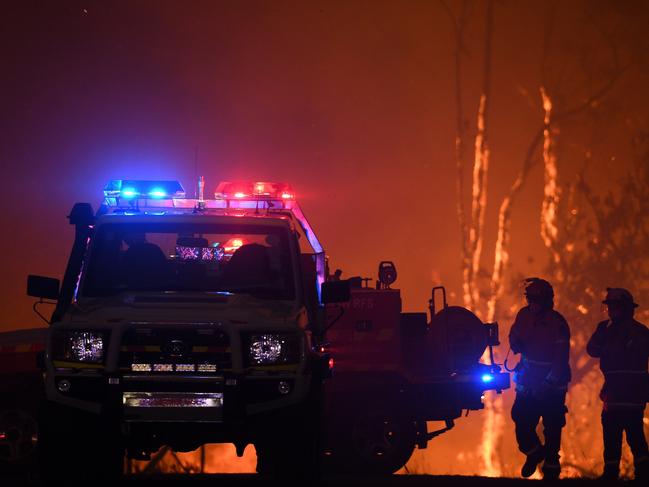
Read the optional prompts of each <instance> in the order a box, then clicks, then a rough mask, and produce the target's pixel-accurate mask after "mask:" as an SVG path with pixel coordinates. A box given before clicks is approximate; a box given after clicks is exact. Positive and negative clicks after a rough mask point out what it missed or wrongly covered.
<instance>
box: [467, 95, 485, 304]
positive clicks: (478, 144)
mask: <svg viewBox="0 0 649 487" xmlns="http://www.w3.org/2000/svg"><path fill="white" fill-rule="evenodd" d="M486 107H487V95H486V94H484V93H483V94H482V95H481V96H480V105H479V107H478V130H477V133H476V136H475V157H474V161H473V185H472V189H471V193H472V203H471V230H470V232H469V242H470V251H471V270H470V274H471V279H469V281H470V282H471V289H470V291H471V293H472V294H471V296H470V298H469V301H470V303H471V304H473V306H471V308H475V304H476V303H478V302H479V300H480V295H479V293H478V286H477V283H476V280H477V278H478V274H479V271H480V258H481V256H482V242H483V234H484V220H485V209H486V207H487V174H488V171H489V149H488V148H487V138H486V124H485V110H486ZM467 291H468V289H467ZM466 301H467V296H465V303H466Z"/></svg>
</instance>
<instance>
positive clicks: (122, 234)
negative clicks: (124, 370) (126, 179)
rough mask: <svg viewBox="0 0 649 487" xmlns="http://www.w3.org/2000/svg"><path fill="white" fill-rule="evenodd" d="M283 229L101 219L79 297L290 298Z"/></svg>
mask: <svg viewBox="0 0 649 487" xmlns="http://www.w3.org/2000/svg"><path fill="white" fill-rule="evenodd" d="M288 239H289V232H288V231H287V230H286V229H283V228H276V227H270V226H262V225H258V226H254V225H218V224H208V223H135V222H133V223H107V224H104V225H100V226H99V227H98V229H97V233H96V235H95V237H94V239H93V240H94V242H93V244H92V248H91V251H90V260H89V262H88V266H87V272H86V275H85V278H84V284H83V292H82V295H83V296H88V297H100V296H113V295H116V294H118V293H120V292H124V291H149V292H150V291H154V292H155V291H198V292H230V293H235V294H238V293H245V294H251V295H253V296H256V297H260V298H265V299H293V297H294V295H295V285H294V282H293V279H294V278H293V268H292V262H291V254H290V247H289V243H288V242H289V240H288Z"/></svg>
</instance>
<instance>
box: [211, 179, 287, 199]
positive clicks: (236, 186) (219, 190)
mask: <svg viewBox="0 0 649 487" xmlns="http://www.w3.org/2000/svg"><path fill="white" fill-rule="evenodd" d="M214 197H215V198H216V199H217V200H294V199H295V193H294V192H293V190H292V189H291V187H290V186H289V185H288V184H287V183H269V182H265V181H258V182H242V181H223V182H221V183H219V185H218V186H217V187H216V192H215V193H214Z"/></svg>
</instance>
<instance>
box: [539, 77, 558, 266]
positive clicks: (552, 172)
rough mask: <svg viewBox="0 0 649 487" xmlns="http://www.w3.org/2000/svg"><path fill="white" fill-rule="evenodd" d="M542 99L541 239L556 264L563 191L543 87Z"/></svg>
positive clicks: (548, 107)
mask: <svg viewBox="0 0 649 487" xmlns="http://www.w3.org/2000/svg"><path fill="white" fill-rule="evenodd" d="M541 98H542V100H543V110H544V112H545V116H544V119H543V123H544V125H545V129H544V130H543V165H544V181H545V184H544V187H543V205H542V208H541V238H542V239H543V243H544V244H545V246H546V247H547V248H548V249H549V250H550V251H551V253H552V258H553V259H554V262H555V263H558V262H559V260H561V256H560V254H559V252H557V251H556V248H555V243H556V241H557V237H558V234H559V229H558V228H557V213H558V206H559V198H560V196H561V191H560V188H559V185H558V183H557V178H558V169H557V157H556V154H555V152H554V145H553V140H552V127H551V116H552V100H551V99H550V97H549V96H548V94H547V93H546V92H545V89H544V88H543V87H541Z"/></svg>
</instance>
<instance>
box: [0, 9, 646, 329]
mask: <svg viewBox="0 0 649 487" xmlns="http://www.w3.org/2000/svg"><path fill="white" fill-rule="evenodd" d="M471 4H472V16H471V18H470V22H469V25H468V29H467V35H466V41H467V45H466V53H465V56H464V60H463V62H464V79H463V85H462V89H463V96H464V104H465V110H464V111H465V117H466V120H467V123H468V124H469V129H470V131H472V130H473V127H474V125H475V113H476V110H477V104H478V97H479V94H480V87H481V76H482V74H481V73H482V63H483V47H482V39H483V36H484V15H485V14H484V10H485V2H471ZM448 5H449V6H450V7H451V9H452V10H454V11H456V12H457V11H458V10H459V6H460V2H448ZM646 7H647V6H646V5H645V4H644V3H643V2H630V1H622V2H615V1H602V2H578V1H572V2H534V3H533V2H518V1H502V2H497V3H496V9H495V14H494V38H493V58H492V67H491V69H492V80H491V90H492V96H491V98H490V112H489V120H490V124H491V125H490V128H489V139H490V147H491V153H492V154H491V171H492V172H491V173H490V176H489V191H490V196H489V198H490V200H489V206H488V211H487V222H488V224H487V229H486V241H485V245H486V248H487V249H489V248H491V247H490V246H492V245H493V241H494V239H495V226H494V221H495V218H496V214H497V208H498V204H499V201H500V198H502V195H503V194H504V191H505V190H506V189H507V188H508V187H509V185H510V184H511V182H512V181H513V178H514V177H515V175H516V172H517V170H518V168H519V166H520V164H521V161H522V159H523V158H524V156H525V151H526V150H527V146H528V144H529V142H530V140H531V138H532V137H533V135H534V133H535V131H536V130H537V129H538V127H539V125H540V123H541V121H542V116H543V114H542V108H541V103H540V97H539V96H538V89H539V86H540V85H541V84H545V85H546V86H548V87H549V90H550V93H551V94H556V98H555V102H556V103H557V105H558V106H559V108H560V107H561V106H563V107H569V106H572V105H573V104H576V103H578V102H579V101H580V100H582V99H584V98H585V97H587V95H588V93H589V92H592V91H593V90H594V89H595V88H596V87H597V86H598V84H601V82H603V81H604V80H605V79H606V76H607V73H608V72H609V71H607V70H609V69H610V66H611V63H612V61H611V55H610V51H609V47H608V46H609V44H610V41H611V39H612V40H613V42H614V43H615V44H616V45H617V46H618V48H617V50H618V53H619V56H620V58H621V59H622V63H623V64H625V65H626V64H628V67H627V68H626V71H625V73H624V75H623V76H622V77H621V78H620V80H619V81H617V83H616V85H615V86H614V88H613V89H612V91H611V93H610V96H608V97H607V98H606V103H603V104H602V108H601V110H600V111H598V112H597V116H598V117H600V118H599V119H597V120H599V121H598V122H597V123H595V122H593V120H594V119H592V118H591V119H588V120H585V119H583V118H576V119H573V120H572V121H571V122H570V123H566V124H565V125H563V126H562V127H561V142H560V151H561V155H562V159H561V162H560V164H561V165H560V171H561V173H560V178H563V179H564V180H569V179H570V178H572V177H573V176H574V173H575V171H576V170H577V169H578V168H579V167H580V165H581V164H582V163H583V160H584V154H585V153H586V152H587V151H591V153H592V163H591V175H592V178H593V181H602V182H606V181H607V180H609V179H610V177H611V174H616V171H619V168H620V167H623V166H624V164H625V162H624V161H626V160H627V158H625V155H628V153H629V150H630V149H629V141H630V139H631V137H632V133H633V130H634V129H633V127H637V126H643V125H642V124H644V127H645V128H646V127H647V126H648V123H649V120H648V119H647V118H648V117H647V114H648V113H649V111H648V109H649V97H648V95H647V86H649V70H648V69H647V62H646V57H645V54H644V53H645V52H648V51H649V49H645V48H646V47H647V45H646V44H647V36H646V33H645V30H644V29H645V28H646V26H647V25H649V23H648V21H649V14H648V9H647V8H646ZM551 18H554V22H553V23H552V24H551V29H552V30H551V32H550V33H549V35H548V25H550V22H549V20H548V19H551ZM0 23H1V26H2V27H1V29H0V36H1V38H0V53H1V59H2V61H3V62H2V74H1V75H0V97H1V105H0V106H1V107H2V113H1V115H0V169H1V171H2V189H1V191H0V195H1V196H0V198H1V202H2V213H1V215H2V216H1V225H2V228H3V233H2V235H3V238H2V247H1V248H2V252H1V254H0V255H2V272H3V274H4V278H3V279H2V292H1V293H0V296H1V298H0V299H1V300H2V301H1V303H0V309H2V311H3V316H2V318H1V319H0V330H10V329H15V328H26V327H32V326H38V325H39V324H40V323H39V320H38V318H37V317H35V316H34V315H33V313H32V311H31V303H32V300H31V298H27V297H26V296H25V279H26V276H27V274H29V273H35V274H42V275H49V276H56V277H60V276H62V273H63V270H64V266H65V263H66V259H67V254H68V252H69V246H70V244H71V241H72V237H73V229H72V227H70V226H69V225H67V220H66V218H65V217H66V215H67V214H68V212H69V209H70V208H71V206H72V204H73V203H74V202H77V201H87V202H91V203H92V204H93V206H94V207H95V208H96V207H97V206H98V204H99V202H100V199H101V189H102V187H103V185H104V183H105V182H106V181H107V180H109V179H111V178H178V179H180V180H181V181H182V183H183V184H184V185H185V188H186V189H187V192H188V194H193V187H194V181H195V177H196V175H197V174H203V175H205V177H206V180H207V188H208V189H210V190H213V189H214V188H215V187H216V184H217V183H218V181H220V180H229V179H251V180H271V181H272V180H277V181H287V182H290V183H291V184H292V185H293V187H294V189H295V190H296V193H297V195H298V198H299V200H300V201H301V203H302V206H303V208H304V210H305V212H306V213H307V216H308V217H309V218H310V219H311V223H312V225H313V226H314V227H315V229H316V232H317V233H318V235H319V237H320V239H321V241H322V242H323V243H324V245H325V248H326V250H327V253H328V255H329V256H330V257H331V262H332V267H334V268H336V267H341V268H342V269H343V270H344V272H345V274H344V276H347V277H349V276H351V275H363V276H375V274H376V266H377V264H378V262H379V261H380V260H394V261H395V263H396V265H397V268H398V270H399V281H398V282H397V284H398V285H400V286H399V287H401V288H402V289H403V293H404V306H405V308H406V309H407V310H411V311H414V310H422V311H423V310H424V308H425V305H426V300H427V297H428V293H429V290H430V286H431V285H433V284H439V283H440V282H441V283H444V284H446V285H447V286H448V287H449V288H450V290H451V291H453V292H454V293H457V292H458V291H459V288H460V283H461V274H460V253H459V242H460V240H459V230H458V225H457V220H456V215H455V189H454V185H455V182H454V178H455V168H454V160H453V151H454V138H455V128H456V119H455V103H454V96H455V95H454V77H453V66H454V64H453V62H454V61H453V52H454V48H455V47H454V37H453V29H452V24H451V21H450V19H449V17H448V15H447V13H446V12H445V10H444V8H443V7H442V4H441V3H440V2H435V1H386V2H378V1H366V2H362V1H326V2H325V1H323V2H317V1H312V2H287V1H275V2H269V1H245V2H241V1H210V2H196V1H192V2H179V1H169V2H159V1H151V2H144V1H129V2H90V1H86V2H34V3H31V2H14V4H13V5H11V4H4V5H3V7H2V15H1V16H0ZM643 43H644V44H643ZM544 46H545V48H544ZM544 52H545V54H544ZM627 61H628V63H627ZM602 119H605V121H604V122H602ZM468 142H469V148H468V149H469V152H470V150H471V147H470V146H471V140H470V139H469V141H468ZM196 154H198V164H197V167H196V164H195V155H196ZM466 173H467V185H468V183H469V179H468V177H469V175H470V170H469V169H467V170H466ZM541 196H542V171H541V168H540V167H539V165H538V164H537V166H536V167H535V169H534V170H533V172H532V175H531V178H530V180H529V181H528V183H527V184H526V187H525V190H524V193H523V195H522V196H521V199H520V200H519V201H518V202H517V205H516V207H515V208H514V214H513V254H512V265H513V267H514V268H516V269H517V271H520V272H522V273H534V272H538V271H539V270H540V269H541V268H542V266H543V264H544V260H543V259H545V254H544V249H543V246H542V243H541V240H540V238H539V237H538V236H536V235H537V234H538V220H539V217H538V211H539V206H540V198H541ZM486 252H487V255H486V258H485V260H486V265H489V261H490V259H491V258H492V257H490V255H491V253H492V252H493V251H492V250H486ZM453 299H454V300H455V302H458V303H459V302H460V297H459V296H457V295H456V297H455V298H453Z"/></svg>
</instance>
